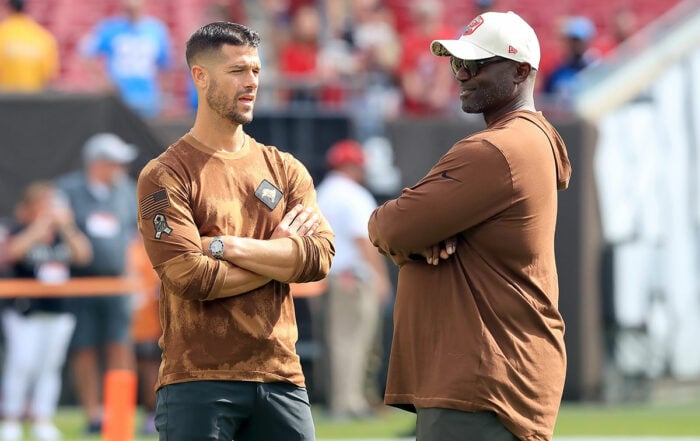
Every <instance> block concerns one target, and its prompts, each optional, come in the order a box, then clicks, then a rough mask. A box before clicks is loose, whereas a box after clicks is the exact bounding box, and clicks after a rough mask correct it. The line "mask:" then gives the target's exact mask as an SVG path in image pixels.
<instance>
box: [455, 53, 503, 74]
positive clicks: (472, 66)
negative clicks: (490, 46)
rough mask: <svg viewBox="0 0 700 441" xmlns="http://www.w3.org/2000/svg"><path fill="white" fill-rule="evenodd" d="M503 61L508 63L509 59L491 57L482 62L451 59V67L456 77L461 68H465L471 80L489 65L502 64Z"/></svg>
mask: <svg viewBox="0 0 700 441" xmlns="http://www.w3.org/2000/svg"><path fill="white" fill-rule="evenodd" d="M502 61H507V59H506V58H503V57H491V58H484V59H482V60H462V59H461V58H457V57H450V67H452V72H454V74H455V75H457V72H459V70H460V69H461V68H464V70H466V71H467V73H468V74H469V78H472V77H475V76H476V75H477V74H478V73H479V70H480V69H481V68H482V67H484V66H486V65H487V64H492V63H500V62H502Z"/></svg>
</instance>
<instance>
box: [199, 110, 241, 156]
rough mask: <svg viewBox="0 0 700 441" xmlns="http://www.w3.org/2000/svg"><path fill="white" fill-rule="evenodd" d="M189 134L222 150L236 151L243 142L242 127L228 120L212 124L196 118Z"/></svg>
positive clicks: (211, 147) (213, 147) (209, 145)
mask: <svg viewBox="0 0 700 441" xmlns="http://www.w3.org/2000/svg"><path fill="white" fill-rule="evenodd" d="M190 135H192V137H193V138H194V139H196V140H197V141H199V142H200V143H202V144H204V145H205V146H207V147H209V148H210V149H212V150H217V151H222V152H237V151H239V150H240V149H241V147H243V144H244V142H245V134H244V132H243V127H242V126H241V125H240V124H235V123H231V122H229V121H226V122H219V123H218V124H213V123H211V122H209V121H205V120H204V119H201V118H197V119H196V120H195V123H194V125H193V126H192V129H190Z"/></svg>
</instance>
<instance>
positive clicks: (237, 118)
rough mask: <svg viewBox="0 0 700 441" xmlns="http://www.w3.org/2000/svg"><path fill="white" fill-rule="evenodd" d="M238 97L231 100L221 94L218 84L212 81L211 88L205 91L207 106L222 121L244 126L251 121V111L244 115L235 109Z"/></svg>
mask: <svg viewBox="0 0 700 441" xmlns="http://www.w3.org/2000/svg"><path fill="white" fill-rule="evenodd" d="M238 95H239V94H236V96H235V97H234V99H233V100H231V99H230V98H229V97H228V96H227V95H226V94H224V93H221V92H220V90H219V84H218V83H217V82H216V81H215V80H214V79H212V82H211V87H209V90H207V96H206V99H207V104H209V107H210V108H211V109H212V110H214V111H215V112H216V113H217V114H218V115H219V116H221V117H222V118H224V119H227V120H229V121H231V122H232V123H235V124H239V125H244V124H248V123H249V122H251V121H253V111H252V109H251V110H250V111H248V112H246V113H243V112H239V111H238V110H237V109H236V103H237V102H238Z"/></svg>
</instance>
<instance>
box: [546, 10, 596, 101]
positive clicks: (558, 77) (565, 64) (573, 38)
mask: <svg viewBox="0 0 700 441" xmlns="http://www.w3.org/2000/svg"><path fill="white" fill-rule="evenodd" d="M595 33H596V29H595V25H594V24H593V22H592V21H591V20H590V19H588V18H587V17H584V16H574V17H570V18H568V19H567V20H566V21H565V22H564V26H563V29H562V34H563V37H564V38H565V39H566V50H567V53H566V55H565V59H564V60H563V61H562V62H561V64H560V65H559V66H557V67H556V68H555V69H554V71H553V72H552V73H551V74H550V75H549V77H548V78H547V79H546V81H545V87H544V91H545V93H547V94H550V95H551V96H552V97H554V98H555V99H557V100H559V101H564V102H569V101H570V100H571V99H572V98H573V96H574V95H575V94H576V92H577V91H578V79H577V77H578V74H579V72H581V71H582V70H583V69H584V68H586V67H588V66H589V65H591V64H593V63H595V62H596V61H597V60H598V59H599V58H600V56H599V54H598V53H597V52H596V50H595V49H593V48H591V41H592V40H593V38H594V37H595Z"/></svg>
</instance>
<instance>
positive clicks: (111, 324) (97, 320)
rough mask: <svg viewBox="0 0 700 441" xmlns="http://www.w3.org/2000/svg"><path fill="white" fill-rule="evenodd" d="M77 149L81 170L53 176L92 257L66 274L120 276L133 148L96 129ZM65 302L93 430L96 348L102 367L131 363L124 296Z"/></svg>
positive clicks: (132, 215) (128, 225)
mask: <svg viewBox="0 0 700 441" xmlns="http://www.w3.org/2000/svg"><path fill="white" fill-rule="evenodd" d="M82 153H83V163H84V168H83V170H80V171H76V172H74V173H71V174H69V175H66V176H64V177H61V178H59V179H58V181H57V185H58V187H59V188H60V189H61V190H62V191H63V192H64V193H65V194H66V196H67V197H68V200H69V202H70V205H71V207H72V209H73V211H74V213H75V221H76V225H77V226H78V228H80V229H81V230H82V231H83V232H84V233H85V235H86V236H87V237H88V238H89V239H90V242H91V243H92V248H93V260H92V262H91V263H90V264H89V265H87V266H85V267H82V268H78V269H75V270H74V271H73V272H72V273H71V275H72V276H74V277H93V276H122V275H124V273H125V272H126V256H127V250H128V247H129V244H130V243H131V241H132V240H133V239H134V238H135V237H136V184H135V182H134V180H133V179H131V178H130V177H129V176H128V175H127V168H128V166H129V164H130V163H131V162H132V161H133V160H134V159H136V157H137V155H138V150H137V149H136V147H135V146H133V145H131V144H128V143H126V142H124V141H123V140H122V139H121V138H120V137H118V136H117V135H115V134H113V133H98V134H95V135H93V136H91V137H90V138H88V139H87V141H86V142H85V144H84V145H83V152H82ZM125 294H127V293H125ZM70 306H71V309H72V311H73V312H74V313H75V315H76V319H77V322H76V328H75V333H74V335H73V341H72V342H71V354H70V358H71V362H72V363H71V366H72V370H73V375H74V377H75V385H76V389H77V393H78V399H79V400H80V403H81V405H82V406H83V410H84V411H85V413H86V417H87V420H88V426H87V430H86V432H88V433H99V432H100V431H101V424H102V410H101V406H100V403H101V402H102V401H101V399H100V385H101V384H102V382H101V377H100V370H99V364H98V361H99V358H98V354H100V353H101V352H100V348H104V353H105V356H106V368H107V369H131V368H133V354H132V349H131V342H130V336H129V329H130V325H131V315H132V311H131V305H130V296H128V295H115V296H106V297H105V296H101V297H84V298H79V299H71V302H70Z"/></svg>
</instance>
